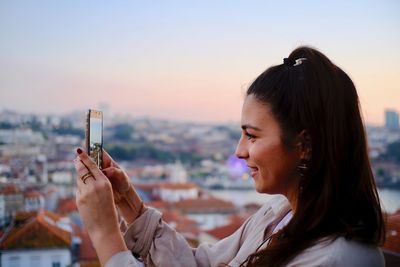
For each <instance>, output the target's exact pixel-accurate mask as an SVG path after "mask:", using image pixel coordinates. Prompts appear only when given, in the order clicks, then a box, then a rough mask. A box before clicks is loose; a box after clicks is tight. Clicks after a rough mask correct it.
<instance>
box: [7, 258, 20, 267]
mask: <svg viewBox="0 0 400 267" xmlns="http://www.w3.org/2000/svg"><path fill="white" fill-rule="evenodd" d="M6 265H7V266H9V267H20V266H21V262H20V258H19V256H11V257H9V258H8V264H6Z"/></svg>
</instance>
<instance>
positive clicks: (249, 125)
mask: <svg viewBox="0 0 400 267" xmlns="http://www.w3.org/2000/svg"><path fill="white" fill-rule="evenodd" d="M241 124H242V136H241V138H240V140H239V143H238V145H237V148H236V156H238V157H239V158H242V159H244V160H246V162H247V165H248V167H249V169H250V174H251V176H252V177H253V178H254V181H255V187H256V190H257V192H259V193H267V194H283V195H285V196H286V197H287V198H288V199H289V201H290V202H292V201H291V199H293V198H296V196H297V190H298V183H299V175H298V173H297V168H296V167H297V165H298V164H299V162H300V156H301V151H300V149H299V148H298V147H297V146H294V147H293V148H292V149H288V148H287V147H286V146H285V145H284V144H283V142H282V139H281V136H282V133H281V128H280V126H279V124H278V122H277V121H276V119H275V118H274V116H273V114H272V112H271V110H270V106H269V105H268V104H264V103H262V102H260V101H258V100H257V99H256V98H255V97H254V96H253V95H248V96H247V97H246V99H245V101H244V104H243V109H242V119H241ZM294 144H296V142H294Z"/></svg>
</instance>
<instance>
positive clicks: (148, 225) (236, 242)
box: [107, 208, 252, 267]
mask: <svg viewBox="0 0 400 267" xmlns="http://www.w3.org/2000/svg"><path fill="white" fill-rule="evenodd" d="M251 218H252V217H250V218H249V219H247V221H246V222H245V223H244V224H243V225H242V226H241V227H240V228H239V229H238V230H237V231H236V232H235V233H234V234H232V235H231V236H229V237H227V238H225V239H222V240H220V241H219V242H217V243H216V244H214V245H208V244H201V245H199V246H198V247H197V248H192V247H190V245H189V244H188V243H187V241H186V240H185V238H184V237H183V236H182V235H180V234H179V233H177V232H176V231H175V230H174V229H173V228H171V227H170V226H169V225H168V224H166V223H165V222H163V221H162V220H161V213H160V212H158V211H156V210H155V209H151V208H149V209H148V210H147V211H146V212H144V213H143V214H142V215H141V216H140V217H139V218H138V219H136V220H135V222H133V223H132V224H130V225H129V226H128V228H127V229H126V231H125V233H124V239H125V243H126V245H127V247H128V249H130V250H131V251H132V252H133V253H134V254H136V255H140V257H141V258H142V259H143V261H144V263H145V264H146V266H157V267H159V266H185V267H187V266H199V267H203V266H204V267H205V266H217V265H218V264H221V263H225V264H228V263H230V262H231V261H232V260H233V259H234V257H235V256H236V254H237V251H238V250H239V248H240V246H241V243H242V242H243V239H244V236H245V235H246V233H245V232H246V226H247V225H248V224H249V222H251ZM121 229H123V228H121ZM119 266H123V265H119ZM128 266H131V265H128ZM132 266H135V265H132ZM107 267H111V265H110V266H107Z"/></svg>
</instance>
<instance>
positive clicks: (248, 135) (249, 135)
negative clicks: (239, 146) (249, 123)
mask: <svg viewBox="0 0 400 267" xmlns="http://www.w3.org/2000/svg"><path fill="white" fill-rule="evenodd" d="M245 135H246V138H247V140H251V139H254V138H255V136H254V135H252V134H249V133H245Z"/></svg>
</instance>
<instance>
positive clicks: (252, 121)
mask: <svg viewBox="0 0 400 267" xmlns="http://www.w3.org/2000/svg"><path fill="white" fill-rule="evenodd" d="M241 124H242V126H243V125H251V126H254V127H257V128H260V129H261V130H267V129H275V130H277V131H278V132H280V127H279V124H278V122H277V121H276V119H275V117H274V116H273V114H272V111H271V107H270V105H269V104H268V103H262V102H260V101H259V100H257V99H256V98H255V97H254V96H253V95H248V96H246V98H245V100H244V103H243V108H242V118H241Z"/></svg>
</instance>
